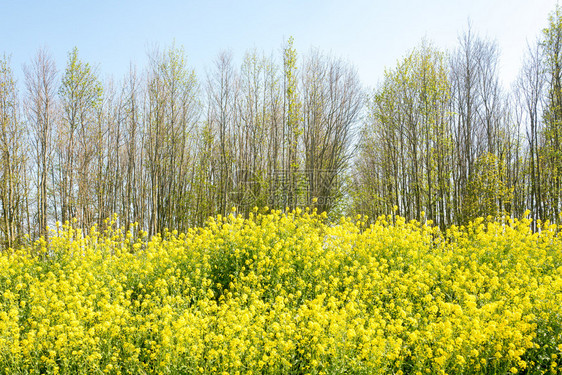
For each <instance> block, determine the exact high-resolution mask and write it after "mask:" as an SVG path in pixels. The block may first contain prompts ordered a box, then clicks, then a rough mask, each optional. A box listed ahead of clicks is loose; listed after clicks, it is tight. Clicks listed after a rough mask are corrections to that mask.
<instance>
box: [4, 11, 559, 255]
mask: <svg viewBox="0 0 562 375" xmlns="http://www.w3.org/2000/svg"><path fill="white" fill-rule="evenodd" d="M561 40H562V17H561V11H560V8H557V9H556V10H555V11H554V12H553V13H552V15H551V17H550V19H549V25H548V27H547V28H546V29H545V30H544V32H543V34H542V37H541V38H540V40H538V41H537V42H536V44H534V45H531V46H530V47H529V48H528V51H527V56H526V59H525V62H524V64H523V66H522V69H521V73H520V76H519V78H518V79H517V82H515V83H514V85H513V86H512V87H511V88H510V89H509V90H507V89H505V88H503V87H502V85H501V84H500V82H499V79H498V71H499V49H498V47H497V45H496V44H495V43H494V42H492V41H490V40H486V39H482V38H480V37H479V36H478V35H476V34H475V33H474V32H473V31H472V30H470V29H469V30H468V31H467V32H465V34H464V35H463V36H462V37H461V38H460V39H459V45H458V47H457V48H456V50H454V51H452V52H450V53H446V52H444V51H439V50H438V49H436V48H435V47H433V46H432V45H431V43H429V42H423V43H422V44H421V45H420V46H419V47H417V48H415V49H414V50H413V51H412V52H411V53H410V54H409V55H408V56H406V57H405V58H404V59H403V60H401V61H400V62H399V63H398V64H397V66H396V67H395V68H393V69H388V70H387V71H386V72H385V74H384V79H383V80H382V82H381V83H380V84H379V85H378V86H377V87H376V88H375V89H374V91H373V92H372V93H371V94H366V91H365V90H364V89H363V88H362V86H361V83H360V81H359V78H358V75H357V72H356V70H355V69H354V68H353V66H351V65H350V64H349V63H347V62H345V61H343V60H340V59H337V58H334V57H332V56H329V55H326V54H323V53H321V52H320V51H315V50H313V51H311V52H310V53H308V54H306V55H302V56H301V55H297V52H296V51H295V49H294V47H293V41H292V39H289V40H288V41H286V43H285V44H284V45H283V46H282V49H281V52H280V53H279V54H278V55H275V54H273V55H271V56H267V55H265V54H263V53H259V52H257V51H249V52H247V53H246V55H245V57H244V59H243V62H242V63H241V65H240V66H235V64H234V62H233V58H232V56H231V55H230V54H229V53H221V54H220V55H219V56H218V57H217V59H216V60H215V61H214V63H213V64H212V66H210V67H209V68H210V69H209V72H208V73H207V74H206V75H205V76H204V77H197V76H196V75H195V73H194V71H193V70H192V69H191V68H190V67H189V65H188V63H187V57H186V54H185V53H184V51H183V49H181V48H177V47H175V46H172V47H170V48H168V49H165V50H163V51H158V50H157V51H152V52H150V53H149V54H148V56H149V59H148V66H147V67H146V68H144V69H137V68H135V67H131V69H130V72H129V74H128V75H127V76H126V77H124V79H123V80H122V81H121V82H120V83H115V82H114V81H112V80H108V81H106V82H102V81H101V80H100V78H99V76H98V73H97V71H96V69H95V68H94V67H92V66H91V65H90V64H89V63H87V62H85V61H83V60H81V59H80V57H79V54H78V50H77V49H74V50H73V51H71V52H70V53H69V56H68V60H67V62H66V66H65V68H64V69H63V70H62V71H60V72H59V71H58V70H57V67H56V65H55V62H54V61H53V59H52V58H51V57H50V56H49V54H48V53H47V52H45V51H43V50H40V51H39V52H38V53H37V55H36V56H35V58H34V59H33V60H32V61H31V62H30V64H28V65H25V66H24V77H25V79H24V82H23V83H21V84H20V85H16V82H15V79H14V73H13V70H12V68H11V66H10V61H9V59H8V58H7V57H4V58H3V59H1V60H0V126H1V128H2V129H1V133H0V158H1V161H0V241H1V243H2V245H3V246H14V245H15V244H17V243H18V241H21V240H22V239H23V238H24V237H25V236H26V235H29V237H30V238H37V237H39V236H41V235H46V234H47V230H46V228H47V226H48V225H54V223H55V222H56V221H60V222H64V221H67V220H71V219H74V218H75V219H76V220H77V223H78V224H77V225H79V226H81V227H82V228H83V229H85V230H87V229H88V228H89V227H91V226H92V225H94V224H98V225H101V224H102V223H103V220H104V219H106V218H108V217H110V216H111V215H112V214H113V213H116V214H118V217H119V220H120V223H121V224H122V225H125V226H128V225H129V224H130V223H133V222H138V223H139V225H140V227H142V228H145V229H147V230H148V232H149V233H150V234H154V233H157V232H161V231H162V230H163V229H164V228H166V227H168V228H174V229H178V230H185V229H187V228H188V227H191V226H195V225H200V224H202V223H203V222H204V221H205V220H206V219H207V218H208V217H209V216H211V215H216V214H226V213H228V212H229V211H230V209H231V207H237V208H238V211H239V212H240V213H241V214H247V213H249V212H250V211H251V210H252V209H253V207H254V206H257V207H264V206H267V207H270V208H280V209H284V208H285V207H289V208H294V207H297V206H314V207H316V208H318V209H319V210H320V211H327V212H329V213H331V214H333V215H334V216H336V215H340V214H343V213H348V214H351V213H363V214H368V215H369V216H371V217H375V216H378V215H381V214H393V213H398V214H400V215H403V216H405V217H407V218H409V219H431V220H433V221H434V222H436V223H437V224H438V225H440V226H442V227H446V226H448V225H450V224H453V223H460V224H462V223H466V222H467V221H469V220H471V219H472V218H474V217H476V216H482V215H492V216H498V215H505V214H508V215H515V216H520V215H522V214H523V213H524V212H525V210H527V209H529V210H530V212H531V216H532V217H533V218H540V219H551V220H559V216H558V213H559V212H561V211H562V210H561V208H562V207H561V204H562V202H561V198H562V187H561V181H562V164H561V163H562V145H561V144H560V143H561V142H562V133H561V132H562V131H561V121H562V87H561V85H562V44H561V42H560V41H561ZM20 86H21V87H23V90H22V92H18V87H20Z"/></svg>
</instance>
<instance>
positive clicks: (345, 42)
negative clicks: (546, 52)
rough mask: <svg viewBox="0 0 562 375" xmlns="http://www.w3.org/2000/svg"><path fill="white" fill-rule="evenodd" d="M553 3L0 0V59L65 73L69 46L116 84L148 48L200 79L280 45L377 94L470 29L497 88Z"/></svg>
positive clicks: (511, 74)
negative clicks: (41, 59) (226, 57)
mask: <svg viewBox="0 0 562 375" xmlns="http://www.w3.org/2000/svg"><path fill="white" fill-rule="evenodd" d="M555 5H556V1H555V0H534V1H528V0H500V1H489V0H461V1H444V0H443V1H436V0H431V1H416V0H407V1H385V2H383V1H368V0H364V1H361V0H347V1H319V0H313V1H296V0H290V1H277V2H257V1H246V0H241V1H226V0H216V1H199V2H195V1H171V0H164V1H158V2H153V1H146V0H137V1H119V2H115V1H108V0H102V1H96V2H75V1H49V2H45V1H27V0H23V1H6V0H4V1H0V14H1V15H2V21H1V22H0V35H2V38H1V40H0V54H2V53H5V54H7V55H9V56H10V57H11V62H12V66H13V68H14V73H15V74H16V79H18V81H19V82H20V84H21V82H22V81H23V73H22V72H21V70H22V69H21V66H22V65H23V64H24V63H27V62H29V61H30V60H31V58H32V57H33V56H34V55H35V53H36V51H37V49H38V48H40V47H47V48H48V50H50V52H51V54H52V55H53V58H54V60H55V61H56V62H57V68H58V70H59V71H60V70H62V69H63V64H64V62H65V61H66V60H67V56H68V53H69V52H70V51H71V50H72V48H73V47H74V46H77V47H78V48H79V50H80V53H81V56H82V57H83V59H84V60H86V61H88V62H90V63H91V64H93V65H94V66H98V72H99V74H100V76H101V77H102V78H105V77H108V76H113V77H114V78H116V79H121V78H122V77H123V76H124V75H125V74H126V73H127V71H128V69H129V66H130V64H131V63H133V64H137V65H139V66H143V65H145V63H146V55H147V52H148V51H149V50H150V49H151V48H153V47H154V46H159V47H165V46H168V45H170V44H172V43H173V42H175V44H176V45H178V46H183V47H185V51H186V53H187V55H188V59H189V62H188V63H189V64H190V65H192V66H193V67H194V68H195V70H196V73H197V74H198V75H199V76H203V75H204V74H205V72H206V69H207V68H208V67H209V66H210V65H211V63H212V61H213V60H214V59H215V58H216V56H217V55H218V54H219V53H220V52H221V51H223V50H230V51H231V52H232V53H233V56H234V59H235V61H238V62H240V63H241V62H242V60H243V57H244V53H245V52H246V51H247V50H248V49H251V48H256V49H258V50H260V51H261V50H263V51H265V52H269V51H271V53H272V54H278V53H279V51H280V50H281V46H282V43H283V41H284V40H286V39H287V38H288V37H289V36H293V37H294V39H295V47H296V49H297V51H299V52H301V53H304V52H306V51H308V50H309V49H310V48H313V47H315V48H318V49H320V50H321V51H324V52H330V53H332V54H334V55H335V56H338V57H341V58H343V59H346V60H348V61H349V62H351V63H352V64H354V65H355V66H356V67H357V69H358V71H359V76H360V78H361V81H362V82H363V83H364V84H365V85H367V86H370V87H374V86H376V84H377V82H379V81H380V80H381V79H382V77H383V72H384V68H385V67H392V66H394V65H395V63H396V61H397V60H399V59H401V58H402V57H404V56H405V55H406V54H407V53H408V52H409V51H410V50H411V49H412V48H414V47H415V46H416V45H418V44H419V42H420V41H421V40H422V39H423V38H425V39H427V40H429V41H431V42H433V43H434V44H435V45H436V47H438V48H440V49H443V50H447V49H453V48H455V47H456V45H457V42H458V36H459V35H460V34H462V32H463V31H464V30H466V29H467V25H468V22H470V23H471V24H472V28H473V30H474V31H475V32H476V33H478V34H480V35H481V36H483V37H485V38H490V39H492V40H496V41H497V43H498V46H499V48H500V52H501V56H500V80H501V81H502V83H503V84H504V86H507V85H509V84H510V83H511V82H512V81H513V80H514V79H515V77H516V75H517V74H518V72H519V69H520V66H521V59H522V56H523V53H524V51H525V49H526V44H527V42H529V43H534V41H535V40H536V38H537V36H538V35H539V34H540V32H541V30H542V29H543V28H544V27H546V26H547V19H548V14H549V12H551V11H553V9H554V7H555Z"/></svg>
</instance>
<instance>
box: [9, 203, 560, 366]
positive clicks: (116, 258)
mask: <svg viewBox="0 0 562 375" xmlns="http://www.w3.org/2000/svg"><path fill="white" fill-rule="evenodd" d="M366 221H367V220H366V218H365V217H360V216H359V217H356V218H353V219H352V218H342V219H341V220H340V221H339V222H338V223H329V222H328V220H327V219H326V216H325V215H318V214H316V213H315V212H310V211H309V210H304V211H300V210H296V211H293V212H289V213H282V212H280V211H272V212H269V213H263V214H259V213H257V212H256V213H255V214H252V215H250V218H248V219H243V218H241V217H237V216H235V214H234V213H233V214H231V215H229V216H228V217H221V216H218V217H215V218H211V219H210V220H209V221H208V223H207V225H206V226H204V227H203V228H198V229H193V230H189V231H188V232H187V233H184V234H178V233H177V232H175V231H173V232H166V233H163V234H162V235H158V236H155V237H153V238H151V239H148V238H147V237H146V233H143V232H142V231H140V230H138V229H137V228H136V227H132V228H130V229H129V230H127V231H126V230H124V229H123V228H117V227H116V225H115V223H114V222H110V223H108V227H107V229H105V230H103V231H102V230H99V229H97V228H93V229H92V230H91V231H90V233H89V234H88V236H85V235H83V234H82V233H81V232H80V231H79V230H77V229H74V228H72V226H70V225H66V226H63V227H60V228H57V229H56V230H54V231H52V233H51V236H50V239H49V241H48V242H47V241H45V240H41V241H38V242H37V243H35V244H34V245H32V246H29V247H28V248H24V249H19V250H15V251H14V250H10V251H5V252H3V253H2V254H0V373H18V374H99V373H109V374H121V373H122V374H152V373H158V374H215V373H222V374H263V373H267V374H342V373H346V374H506V373H528V374H541V373H558V372H559V370H558V369H559V367H560V366H561V365H562V363H561V360H560V358H561V356H562V241H561V238H560V236H559V229H560V228H557V227H556V226H555V225H549V224H543V225H541V226H540V230H539V231H537V232H532V231H530V229H529V228H530V222H529V221H528V220H510V219H506V220H505V221H503V222H493V221H490V220H484V219H479V220H477V221H476V222H474V223H472V224H470V225H468V226H467V227H452V228H450V229H448V230H447V231H446V232H442V231H440V230H438V229H437V228H435V227H433V226H432V225H431V223H426V224H420V223H418V222H406V221H405V220H404V219H403V218H400V217H392V218H388V217H380V218H378V219H377V220H376V221H375V222H374V223H373V224H370V225H369V224H366Z"/></svg>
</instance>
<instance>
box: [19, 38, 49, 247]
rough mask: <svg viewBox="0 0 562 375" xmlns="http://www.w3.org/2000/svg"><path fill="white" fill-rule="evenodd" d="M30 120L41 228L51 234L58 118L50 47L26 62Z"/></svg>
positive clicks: (38, 220)
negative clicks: (50, 217) (51, 179)
mask: <svg viewBox="0 0 562 375" xmlns="http://www.w3.org/2000/svg"><path fill="white" fill-rule="evenodd" d="M24 73H25V87H26V97H25V99H24V106H25V113H26V118H27V123H28V126H29V130H30V133H31V140H32V142H33V150H34V157H35V174H36V178H35V185H36V189H37V199H36V201H37V213H36V215H37V219H36V222H37V231H38V234H39V235H41V236H47V222H48V217H49V215H48V206H49V195H48V192H49V190H51V189H52V188H51V189H49V183H48V177H49V172H50V171H51V169H52V161H53V160H52V157H53V132H54V128H55V123H56V121H57V119H56V116H57V103H56V90H57V70H56V66H55V62H54V60H53V59H52V57H51V56H50V55H49V54H48V52H47V51H45V50H43V49H40V50H39V51H37V54H36V56H35V58H34V59H33V61H32V62H31V66H27V65H26V66H24Z"/></svg>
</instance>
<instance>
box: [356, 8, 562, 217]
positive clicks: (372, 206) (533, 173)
mask: <svg viewBox="0 0 562 375" xmlns="http://www.w3.org/2000/svg"><path fill="white" fill-rule="evenodd" d="M499 68H500V66H499V49H498V46H497V45H496V44H495V43H494V42H492V41H490V40H486V39H483V38H480V37H479V36H477V35H476V34H475V33H474V32H473V31H472V30H470V29H469V30H468V31H467V32H465V33H464V35H463V36H462V37H461V38H459V45H458V47H457V48H456V49H455V50H454V51H453V52H452V53H449V54H445V53H443V52H441V51H439V50H437V49H435V48H434V47H432V46H431V44H430V43H426V42H424V43H422V44H421V46H419V47H418V48H416V49H414V50H413V51H412V52H411V53H410V54H409V55H408V56H407V57H406V58H404V59H403V60H401V61H400V62H399V63H398V64H397V66H396V67H395V68H394V69H389V70H387V71H386V72H385V75H384V79H383V81H382V83H381V84H380V85H379V86H378V87H377V88H376V89H375V90H374V93H373V95H372V96H371V97H370V99H369V101H368V110H367V111H368V118H367V120H366V121H365V126H364V128H363V129H362V132H363V133H362V137H361V142H360V152H359V155H358V158H357V163H356V164H355V172H354V184H355V185H354V192H353V193H354V200H353V205H354V209H355V210H358V211H361V212H366V213H370V214H371V215H375V216H376V215H381V214H392V213H393V212H394V211H398V213H399V214H401V215H403V216H405V217H407V218H411V219H417V220H424V219H431V220H433V221H434V222H435V223H437V224H438V225H440V226H441V227H447V226H448V225H451V224H464V223H467V222H468V221H469V220H471V219H474V218H475V217H478V216H487V215H491V216H496V217H497V216H500V215H513V216H515V217H521V216H522V215H523V214H524V213H525V211H526V210H530V215H531V217H532V218H534V219H541V220H546V219H548V220H552V221H556V222H559V221H560V216H559V213H560V212H562V206H561V203H562V201H561V198H562V190H561V182H562V144H561V142H562V122H561V121H562V86H561V82H562V13H561V9H560V8H559V7H557V8H556V10H555V11H554V12H553V13H552V14H551V16H550V18H549V25H548V27H547V28H546V29H544V30H543V33H542V36H541V37H540V39H539V40H538V41H537V42H536V43H534V44H532V45H530V46H528V50H527V53H526V56H525V60H524V62H523V66H522V68H521V71H520V74H519V76H518V78H517V80H516V82H514V84H513V86H512V87H511V88H510V89H509V90H506V89H504V88H503V87H502V86H501V84H500V82H499V78H498V71H499ZM535 224H536V223H535Z"/></svg>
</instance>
